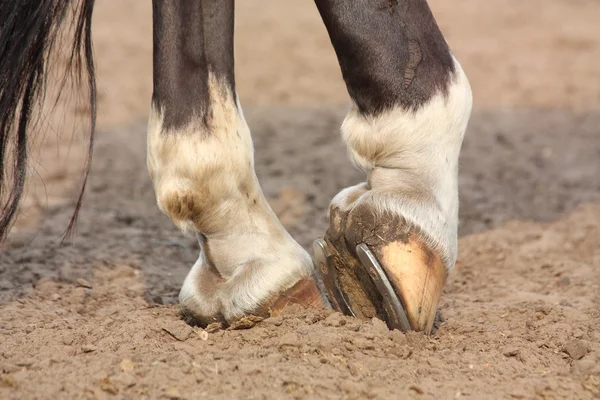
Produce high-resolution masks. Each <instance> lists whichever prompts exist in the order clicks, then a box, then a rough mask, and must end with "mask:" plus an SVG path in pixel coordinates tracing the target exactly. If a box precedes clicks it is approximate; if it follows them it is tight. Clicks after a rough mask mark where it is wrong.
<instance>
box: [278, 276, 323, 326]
mask: <svg viewBox="0 0 600 400" xmlns="http://www.w3.org/2000/svg"><path fill="white" fill-rule="evenodd" d="M291 305H301V306H304V307H311V308H326V307H327V306H328V304H327V302H326V299H325V298H324V296H323V294H322V293H321V291H320V290H319V288H318V286H317V283H316V281H315V280H314V279H302V280H300V281H298V282H297V283H296V284H295V285H294V286H292V287H291V288H289V289H288V290H286V291H285V292H283V293H281V294H280V295H279V297H277V298H276V299H275V301H273V302H272V303H271V305H270V306H269V307H268V315H269V316H272V317H276V316H278V315H279V314H280V313H281V312H282V311H283V310H284V309H285V308H286V307H289V306H291Z"/></svg>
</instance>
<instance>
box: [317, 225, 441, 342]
mask: <svg viewBox="0 0 600 400" xmlns="http://www.w3.org/2000/svg"><path fill="white" fill-rule="evenodd" d="M348 244H349V243H348V241H347V240H344V241H342V242H340V241H338V242H337V243H335V244H334V243H332V240H330V238H329V237H327V236H326V237H325V238H324V239H318V240H317V241H315V243H314V245H313V251H314V254H315V264H316V270H317V271H318V273H319V277H320V279H321V280H322V282H323V285H324V286H325V288H326V291H327V295H328V300H329V302H330V303H331V305H332V307H333V308H334V309H336V310H338V311H340V312H343V313H344V314H346V315H351V316H356V317H363V318H372V317H378V318H381V319H383V320H384V321H386V323H387V324H388V326H389V327H390V328H391V329H400V330H402V331H405V332H406V331H409V330H414V331H422V332H425V333H426V334H429V333H431V331H432V328H433V326H434V322H435V320H436V315H437V306H438V302H439V299H440V297H441V294H442V289H443V287H444V284H445V281H446V269H445V267H444V265H443V263H442V261H441V259H440V257H439V256H437V255H436V254H435V253H433V252H432V251H430V250H429V249H428V248H427V247H426V245H425V244H423V243H422V241H421V240H420V239H419V235H416V234H413V233H412V232H411V231H408V232H405V234H404V235H402V236H401V239H399V240H392V241H387V242H386V241H385V240H375V241H370V245H368V244H367V243H358V244H357V245H356V246H355V247H354V248H353V249H351V250H349V249H348V247H350V246H348Z"/></svg>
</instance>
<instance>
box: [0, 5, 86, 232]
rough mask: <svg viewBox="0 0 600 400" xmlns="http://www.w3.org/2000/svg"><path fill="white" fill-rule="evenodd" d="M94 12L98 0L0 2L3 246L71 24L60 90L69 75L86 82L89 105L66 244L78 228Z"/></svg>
mask: <svg viewBox="0 0 600 400" xmlns="http://www.w3.org/2000/svg"><path fill="white" fill-rule="evenodd" d="M93 9H94V0H2V1H0V243H1V242H2V241H3V240H4V239H6V236H7V234H8V231H9V230H10V228H11V227H12V225H13V223H14V220H15V218H16V216H17V210H18V208H19V202H20V200H21V196H22V194H23V190H24V186H25V176H26V173H27V156H28V141H29V138H28V136H29V135H30V133H31V132H30V129H29V128H30V126H31V125H32V119H33V117H34V116H35V115H36V114H35V108H36V107H40V106H41V104H42V102H43V100H44V96H45V94H46V83H47V77H48V72H49V62H50V61H51V55H52V52H53V50H54V49H55V47H56V46H57V43H60V42H61V41H60V40H59V38H60V37H61V32H62V31H61V27H63V26H64V27H65V28H68V26H67V24H68V23H71V24H72V25H71V28H72V31H68V32H72V33H73V38H72V42H70V43H68V45H70V49H69V50H70V53H69V58H68V65H67V70H66V72H65V75H64V76H63V80H62V82H60V86H59V88H60V89H62V88H63V87H64V85H65V82H66V80H67V77H68V76H69V74H70V73H73V76H74V77H75V79H76V80H75V83H76V84H80V83H81V81H82V79H83V78H87V85H88V89H89V99H88V100H89V105H90V136H89V147H88V155H87V160H86V164H85V169H84V171H85V172H84V177H83V183H82V185H81V191H80V192H79V197H78V199H77V203H76V206H75V211H74V213H73V216H72V217H71V221H70V222H69V226H68V228H67V231H66V233H65V236H64V237H63V240H64V238H66V237H68V236H69V235H70V234H71V233H72V232H73V229H74V228H75V223H76V220H77V214H78V212H79V209H80V208H81V204H82V201H83V193H84V191H85V183H86V180H87V177H88V174H89V171H90V167H91V161H92V150H93V144H94V133H95V125H96V79H95V73H94V60H93V50H92V38H91V28H92V12H93ZM65 23H66V24H65ZM60 44H62V43H60ZM66 44H67V43H65V45H66ZM59 95H60V91H59ZM56 101H58V98H57V100H56ZM10 164H12V168H10V169H9V166H11V165H10ZM9 171H10V173H9Z"/></svg>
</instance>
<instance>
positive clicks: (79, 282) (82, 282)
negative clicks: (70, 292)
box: [76, 278, 92, 289]
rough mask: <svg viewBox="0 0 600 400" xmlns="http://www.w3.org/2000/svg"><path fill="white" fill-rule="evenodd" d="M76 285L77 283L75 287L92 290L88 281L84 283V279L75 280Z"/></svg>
mask: <svg viewBox="0 0 600 400" xmlns="http://www.w3.org/2000/svg"><path fill="white" fill-rule="evenodd" d="M76 283H77V286H81V287H84V288H86V289H91V288H92V285H91V284H90V283H89V282H88V281H86V280H85V279H83V278H79V279H77V281H76Z"/></svg>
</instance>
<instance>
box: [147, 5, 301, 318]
mask: <svg viewBox="0 0 600 400" xmlns="http://www.w3.org/2000/svg"><path fill="white" fill-rule="evenodd" d="M153 12H154V93H153V97H152V109H151V116H150V121H149V126H148V160H147V161H148V169H149V171H150V175H151V177H152V179H153V182H154V188H155V191H156V197H157V201H158V206H159V207H160V209H161V210H162V211H163V212H165V213H166V214H167V215H169V217H170V218H171V219H172V220H173V222H174V223H175V224H176V225H177V226H179V227H180V228H181V229H183V230H184V231H187V232H196V233H197V234H198V237H199V241H200V245H201V248H202V251H201V254H200V258H199V259H198V261H197V262H196V264H195V265H194V266H193V267H192V270H191V271H190V273H189V275H188V277H187V278H186V280H185V282H184V284H183V288H182V290H181V293H180V302H181V304H182V306H183V308H184V310H185V312H186V313H188V314H189V315H191V316H193V317H196V318H199V319H203V320H210V319H211V318H217V317H218V316H220V315H222V316H223V317H224V318H225V319H226V320H232V319H235V318H238V317H240V316H243V315H244V314H246V313H248V312H252V311H254V310H255V309H256V308H257V307H259V306H261V305H262V303H263V302H265V301H266V300H268V299H269V298H270V297H272V296H274V295H276V294H277V293H278V292H280V291H283V290H285V289H288V288H289V287H291V286H292V285H294V284H295V283H296V282H297V281H298V280H299V279H301V278H305V277H309V276H310V273H311V270H312V263H311V260H310V257H309V256H308V254H307V253H306V252H305V251H304V250H303V249H302V248H301V247H300V246H299V245H298V244H297V243H296V242H295V241H294V240H293V239H292V238H291V237H290V235H289V234H288V233H287V232H286V230H285V229H284V228H283V226H282V225H281V224H280V223H279V221H278V219H277V217H276V216H275V214H274V213H273V211H272V210H271V208H270V207H269V205H268V203H267V201H266V199H265V197H264V195H263V193H262V190H261V188H260V185H259V183H258V180H257V178H256V174H255V172H254V158H253V145H252V138H251V136H250V130H249V128H248V126H247V124H246V121H245V119H244V116H243V113H242V109H241V106H240V104H239V101H238V98H237V94H236V91H235V80H234V73H233V71H234V60H233V31H234V30H233V26H234V2H233V0H202V1H198V0H196V1H191V0H184V1H168V0H154V1H153Z"/></svg>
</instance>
